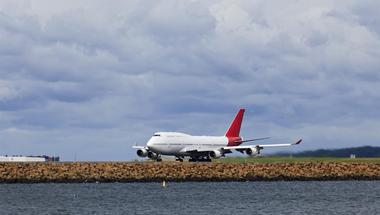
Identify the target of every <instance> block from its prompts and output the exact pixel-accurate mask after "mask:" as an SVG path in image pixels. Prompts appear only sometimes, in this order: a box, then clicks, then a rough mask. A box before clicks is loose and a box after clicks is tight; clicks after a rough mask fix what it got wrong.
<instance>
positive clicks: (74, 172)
mask: <svg viewBox="0 0 380 215" xmlns="http://www.w3.org/2000/svg"><path fill="white" fill-rule="evenodd" d="M379 179H380V164H377V163H335V162H320V163H317V162H302V163H274V164H259V163H176V162H162V163H154V162H120V163H115V162H101V163H98V162H73V163H0V182H2V183H43V182H64V183H74V182H150V181H162V180H167V181H274V180H289V181H290V180H379Z"/></svg>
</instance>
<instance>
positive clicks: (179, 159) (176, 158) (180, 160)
mask: <svg viewBox="0 0 380 215" xmlns="http://www.w3.org/2000/svg"><path fill="white" fill-rule="evenodd" d="M183 158H184V157H175V161H179V162H183Z"/></svg>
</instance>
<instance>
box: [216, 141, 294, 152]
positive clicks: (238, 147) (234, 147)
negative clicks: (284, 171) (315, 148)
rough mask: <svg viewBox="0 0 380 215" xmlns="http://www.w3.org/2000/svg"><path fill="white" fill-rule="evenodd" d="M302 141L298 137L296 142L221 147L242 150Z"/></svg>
mask: <svg viewBox="0 0 380 215" xmlns="http://www.w3.org/2000/svg"><path fill="white" fill-rule="evenodd" d="M301 142H302V139H299V140H298V141H297V142H294V143H282V144H257V145H247V146H226V147H223V149H225V150H230V149H235V150H244V149H248V148H257V147H259V148H260V149H263V148H267V147H282V146H292V145H297V144H300V143H301Z"/></svg>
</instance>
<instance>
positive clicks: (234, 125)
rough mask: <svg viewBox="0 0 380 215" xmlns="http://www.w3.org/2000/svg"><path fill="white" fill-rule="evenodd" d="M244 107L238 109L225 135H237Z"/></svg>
mask: <svg viewBox="0 0 380 215" xmlns="http://www.w3.org/2000/svg"><path fill="white" fill-rule="evenodd" d="M244 111H245V109H240V110H239V112H238V113H237V114H236V116H235V119H234V121H232V123H231V125H230V128H229V129H228V130H227V132H226V135H225V136H226V137H239V135H240V128H241V122H242V121H243V116H244Z"/></svg>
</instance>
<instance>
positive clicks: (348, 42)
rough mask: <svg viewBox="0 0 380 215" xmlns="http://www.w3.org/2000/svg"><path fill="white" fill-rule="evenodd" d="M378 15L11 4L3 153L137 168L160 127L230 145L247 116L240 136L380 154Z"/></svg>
mask: <svg viewBox="0 0 380 215" xmlns="http://www.w3.org/2000/svg"><path fill="white" fill-rule="evenodd" d="M378 8H380V2H379V1H376V0H372V1H371V0H363V1H355V0H320V1H314V0H305V1H299V0H284V1H273V0H234V1H230V0H220V1H219V0H218V1H216V0H215V1H214V0H209V1H207V0H199V1H197V0H188V1H185V0H181V1H180V0H178V1H175V0H164V1H160V0H144V1H140V0H139V1H138V0H128V1H124V0H120V1H118V0H114V1H111V2H110V1H100V0H81V1H77V0H67V1H51V0H35V1H34V0H30V1H25V0H20V1H13V0H2V1H0V154H8V155H41V154H47V155H57V156H60V157H61V160H96V161H101V160H115V161H117V160H133V159H136V158H137V156H136V152H135V150H133V149H131V146H132V145H134V144H139V145H144V144H145V143H146V142H147V141H148V139H149V138H150V137H151V135H152V134H153V133H154V132H156V131H179V132H185V133H189V134H193V135H223V134H224V133H225V131H226V130H227V127H228V126H229V124H230V121H231V120H232V119H233V117H234V116H235V114H236V112H237V110H238V109H239V108H245V109H246V115H245V119H244V124H243V127H242V131H241V134H242V136H243V137H245V138H258V137H265V136H271V137H272V139H270V140H265V141H263V142H262V143H283V142H289V141H294V140H295V139H297V138H299V137H300V138H303V140H304V142H303V144H302V145H300V146H297V147H293V148H291V149H287V150H290V151H303V150H312V149H319V148H342V147H355V146H362V145H372V146H380V111H379V110H380V60H379V59H380V15H379V13H378ZM278 150H283V149H278ZM278 150H275V149H269V150H267V151H265V152H264V151H263V152H264V153H274V152H276V151H278Z"/></svg>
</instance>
